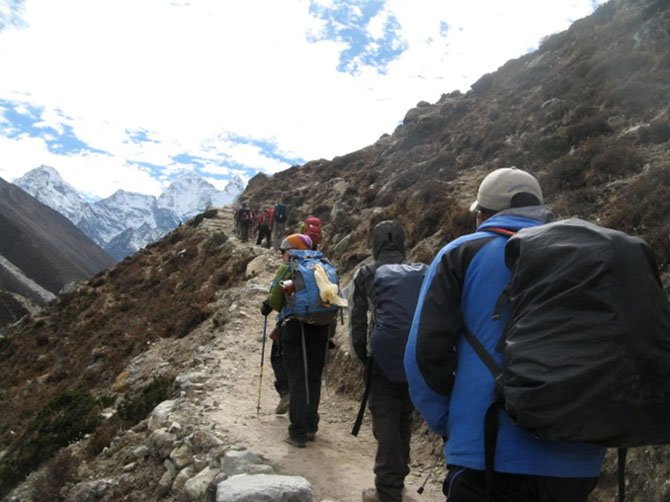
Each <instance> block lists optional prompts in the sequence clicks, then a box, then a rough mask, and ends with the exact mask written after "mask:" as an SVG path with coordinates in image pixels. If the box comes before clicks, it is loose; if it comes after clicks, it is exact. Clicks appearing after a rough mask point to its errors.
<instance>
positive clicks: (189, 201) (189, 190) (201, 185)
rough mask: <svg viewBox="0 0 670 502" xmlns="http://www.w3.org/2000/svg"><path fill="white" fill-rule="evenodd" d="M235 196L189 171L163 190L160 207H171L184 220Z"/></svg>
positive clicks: (221, 204) (226, 201)
mask: <svg viewBox="0 0 670 502" xmlns="http://www.w3.org/2000/svg"><path fill="white" fill-rule="evenodd" d="M240 192H241V190H240ZM240 192H237V193H236V194H235V195H237V194H239V193H240ZM233 198H234V196H233V197H230V196H229V195H228V194H227V193H226V192H221V191H219V190H217V189H216V188H215V187H214V185H212V184H211V183H209V182H207V181H205V180H204V179H202V178H201V177H199V176H197V175H195V174H193V173H188V174H184V175H182V176H180V177H179V178H177V179H176V180H174V181H173V182H172V183H171V184H170V186H168V187H167V188H166V189H165V190H164V191H163V193H162V194H161V195H160V196H159V197H158V207H160V208H164V209H169V210H171V211H172V212H173V213H175V214H176V215H178V216H179V217H180V218H181V219H182V220H187V219H189V218H192V217H193V216H195V215H196V214H198V213H200V212H202V211H203V210H204V209H205V208H206V207H207V206H217V207H218V206H223V205H225V204H227V203H230V202H231V201H232V200H233Z"/></svg>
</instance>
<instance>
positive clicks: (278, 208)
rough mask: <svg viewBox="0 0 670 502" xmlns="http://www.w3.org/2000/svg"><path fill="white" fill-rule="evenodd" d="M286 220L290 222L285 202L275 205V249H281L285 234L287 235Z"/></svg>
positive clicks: (273, 238) (273, 234)
mask: <svg viewBox="0 0 670 502" xmlns="http://www.w3.org/2000/svg"><path fill="white" fill-rule="evenodd" d="M286 220H288V215H287V214H286V204H284V203H283V202H279V203H277V204H275V207H274V209H273V221H274V225H273V227H272V242H274V247H275V249H279V245H280V244H281V242H282V240H283V239H284V234H285V233H286Z"/></svg>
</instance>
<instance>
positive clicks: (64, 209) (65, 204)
mask: <svg viewBox="0 0 670 502" xmlns="http://www.w3.org/2000/svg"><path fill="white" fill-rule="evenodd" d="M13 183H14V184H15V185H17V186H19V187H21V188H22V189H23V190H24V191H25V192H27V193H29V194H30V195H32V196H33V197H35V198H36V199H37V200H39V201H40V202H41V203H42V204H44V205H45V206H49V207H50V208H51V209H55V210H56V211H58V212H59V213H61V214H62V215H63V216H65V217H66V218H67V219H68V220H70V221H72V222H73V223H74V224H77V223H78V222H79V220H80V219H81V217H82V215H83V214H84V212H85V211H86V207H87V205H88V204H87V203H86V201H85V200H84V198H83V197H82V196H81V195H80V194H79V192H77V190H76V189H75V188H74V187H73V186H72V185H70V184H69V183H67V182H66V181H65V180H64V179H63V178H62V177H61V175H60V174H58V171H56V170H55V169H54V168H53V167H50V166H45V165H42V166H39V167H37V168H35V169H32V170H31V171H28V172H27V173H26V174H24V175H23V176H21V177H20V178H18V179H16V180H14V181H13Z"/></svg>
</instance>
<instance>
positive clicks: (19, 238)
mask: <svg viewBox="0 0 670 502" xmlns="http://www.w3.org/2000/svg"><path fill="white" fill-rule="evenodd" d="M0 234H1V235H2V239H1V240H0V255H1V256H2V257H4V258H5V259H6V260H8V261H9V262H10V263H11V264H12V265H13V266H15V267H16V268H18V269H19V270H20V271H21V272H22V273H23V274H24V275H25V276H26V277H27V278H29V279H31V280H32V281H34V282H35V283H37V284H38V285H39V286H41V287H43V288H44V289H46V290H48V291H50V292H51V293H54V294H56V293H58V291H59V290H60V289H61V288H62V287H63V286H64V285H65V284H67V283H69V282H73V281H79V280H82V279H87V278H89V277H90V276H92V275H93V274H95V273H96V272H99V271H100V270H102V269H104V268H105V267H108V266H110V265H112V264H113V263H114V260H113V259H112V258H111V257H110V256H109V255H107V254H106V253H105V252H104V251H103V250H102V249H100V248H99V247H98V246H97V245H96V244H95V243H94V242H93V241H91V240H90V239H89V238H88V237H86V236H85V235H84V234H83V233H82V232H81V231H80V230H79V229H77V227H75V226H74V225H73V224H72V223H70V221H69V220H68V219H67V218H65V217H64V216H62V215H61V214H59V213H57V212H56V211H54V210H53V209H51V208H48V207H47V206H45V205H43V204H41V203H40V202H38V201H37V200H36V199H34V198H33V197H31V196H30V195H28V194H27V193H26V192H24V191H23V190H21V189H20V188H18V187H17V186H15V185H12V184H10V183H7V182H6V181H4V180H2V179H0ZM3 270H5V272H4V273H3V274H0V277H4V276H9V275H10V274H7V273H6V271H7V268H6V267H3ZM15 283H16V281H7V282H5V281H3V282H2V283H0V289H8V290H9V291H16V289H12V286H13V285H15ZM16 292H18V293H21V294H25V292H24V291H16ZM33 299H35V300H36V301H39V295H38V296H37V297H33Z"/></svg>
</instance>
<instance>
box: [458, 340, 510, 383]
mask: <svg viewBox="0 0 670 502" xmlns="http://www.w3.org/2000/svg"><path fill="white" fill-rule="evenodd" d="M463 336H464V337H465V339H466V340H467V341H468V343H469V344H470V346H471V347H472V349H473V350H474V351H475V353H476V354H477V357H479V359H481V361H482V362H483V363H484V366H486V369H488V370H489V371H490V372H491V375H493V378H494V380H495V383H496V388H498V387H499V386H500V385H502V368H501V367H500V365H499V364H498V363H497V362H496V360H495V359H493V356H492V355H491V354H489V351H488V350H486V348H485V347H484V345H482V342H480V341H479V340H478V339H477V337H476V336H475V335H473V334H472V332H471V331H470V330H469V329H468V328H463Z"/></svg>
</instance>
